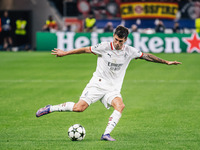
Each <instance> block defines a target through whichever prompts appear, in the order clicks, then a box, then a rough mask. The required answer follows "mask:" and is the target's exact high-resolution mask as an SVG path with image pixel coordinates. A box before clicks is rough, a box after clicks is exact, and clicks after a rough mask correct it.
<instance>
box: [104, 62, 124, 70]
mask: <svg viewBox="0 0 200 150" xmlns="http://www.w3.org/2000/svg"><path fill="white" fill-rule="evenodd" d="M122 65H123V64H115V63H111V62H108V67H110V70H112V71H118V70H120V69H121V66H122Z"/></svg>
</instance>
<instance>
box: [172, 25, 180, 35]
mask: <svg viewBox="0 0 200 150" xmlns="http://www.w3.org/2000/svg"><path fill="white" fill-rule="evenodd" d="M173 32H174V33H180V26H179V23H178V22H175V24H174V28H173Z"/></svg>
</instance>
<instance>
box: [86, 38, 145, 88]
mask: <svg viewBox="0 0 200 150" xmlns="http://www.w3.org/2000/svg"><path fill="white" fill-rule="evenodd" d="M90 50H91V52H92V53H94V54H95V55H98V60H97V68H96V71H95V72H94V73H93V78H92V79H91V80H90V83H91V82H92V83H94V82H95V80H96V79H98V80H99V81H101V82H102V84H101V85H100V86H102V87H100V88H106V89H112V90H115V91H121V87H122V83H123V80H124V76H125V73H126V69H127V67H128V64H129V63H130V61H131V60H132V59H134V58H138V57H142V55H143V53H142V52H141V51H139V50H137V49H135V48H134V47H131V46H128V45H125V44H124V46H123V48H122V49H121V50H116V49H115V48H114V46H113V43H112V42H102V43H100V44H97V45H95V46H91V47H90ZM98 86H99V84H98Z"/></svg>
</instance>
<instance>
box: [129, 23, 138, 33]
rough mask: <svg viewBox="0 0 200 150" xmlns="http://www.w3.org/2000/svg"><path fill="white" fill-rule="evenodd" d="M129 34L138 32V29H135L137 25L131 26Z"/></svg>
mask: <svg viewBox="0 0 200 150" xmlns="http://www.w3.org/2000/svg"><path fill="white" fill-rule="evenodd" d="M131 32H138V27H137V25H135V24H133V25H132V26H131Z"/></svg>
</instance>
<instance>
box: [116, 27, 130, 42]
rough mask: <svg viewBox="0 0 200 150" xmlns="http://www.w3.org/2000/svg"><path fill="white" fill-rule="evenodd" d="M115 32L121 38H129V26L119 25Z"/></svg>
mask: <svg viewBox="0 0 200 150" xmlns="http://www.w3.org/2000/svg"><path fill="white" fill-rule="evenodd" d="M114 34H116V35H117V36H118V37H119V38H125V39H126V38H127V37H128V34H129V31H128V28H126V27H124V26H121V25H119V26H117V28H116V29H115V32H114Z"/></svg>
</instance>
